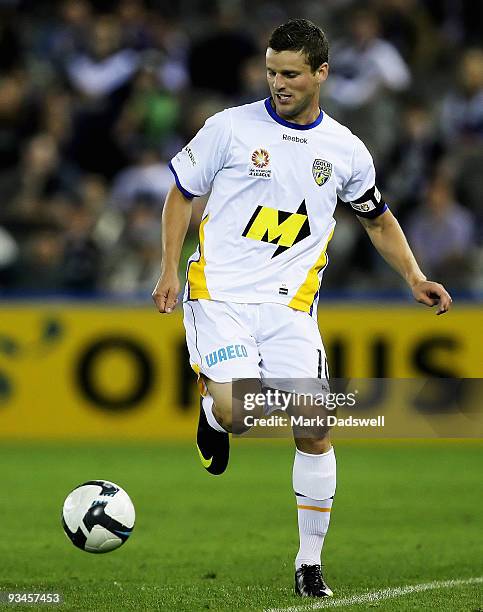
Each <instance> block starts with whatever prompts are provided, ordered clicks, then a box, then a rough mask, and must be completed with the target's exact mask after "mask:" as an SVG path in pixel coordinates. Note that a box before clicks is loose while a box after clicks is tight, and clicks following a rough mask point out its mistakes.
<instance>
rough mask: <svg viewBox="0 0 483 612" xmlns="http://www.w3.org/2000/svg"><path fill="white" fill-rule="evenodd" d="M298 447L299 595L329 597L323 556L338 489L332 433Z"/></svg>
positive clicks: (297, 440) (305, 440)
mask: <svg viewBox="0 0 483 612" xmlns="http://www.w3.org/2000/svg"><path fill="white" fill-rule="evenodd" d="M295 444H296V450H295V460H294V465H293V478H292V480H293V488H294V491H295V497H296V499H297V516H298V526H299V541H300V545H299V550H298V553H297V556H296V558H295V592H296V594H297V595H301V596H302V597H327V596H331V595H332V591H331V589H330V588H329V587H328V586H327V584H326V583H325V581H324V578H323V575H322V562H321V554H322V547H323V544H324V539H325V536H326V534H327V531H328V529H329V522H330V513H331V510H332V501H333V498H334V494H335V487H336V461H335V454H334V449H333V447H332V446H331V444H330V438H329V435H328V433H327V435H325V436H323V437H315V438H295Z"/></svg>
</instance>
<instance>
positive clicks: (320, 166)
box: [170, 98, 386, 313]
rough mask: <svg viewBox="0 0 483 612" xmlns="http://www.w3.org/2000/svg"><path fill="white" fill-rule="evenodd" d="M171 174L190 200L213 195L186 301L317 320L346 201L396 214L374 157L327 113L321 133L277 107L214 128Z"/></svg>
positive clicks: (318, 123)
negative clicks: (278, 307) (389, 208)
mask: <svg viewBox="0 0 483 612" xmlns="http://www.w3.org/2000/svg"><path fill="white" fill-rule="evenodd" d="M170 168H171V170H172V171H173V174H174V176H175V180H176V184H177V186H178V188H179V189H180V190H181V191H182V192H183V193H184V194H185V195H186V196H187V197H195V196H201V195H204V194H206V193H208V192H209V191H210V189H211V194H210V197H209V200H208V204H207V206H206V209H205V212H204V216H203V220H202V222H201V225H200V242H199V246H198V249H197V251H196V253H194V255H193V256H192V257H191V258H190V260H189V262H188V269H187V286H186V291H185V300H195V299H212V300H219V301H223V302H238V303H263V302H276V303H280V304H285V305H287V306H290V307H291V308H294V309H297V310H302V311H305V312H310V313H312V311H313V308H314V305H316V301H317V299H318V291H319V287H320V282H321V280H322V274H323V271H324V268H325V267H326V265H327V262H328V258H327V245H328V243H329V241H330V239H331V237H332V234H333V231H334V226H335V220H334V218H333V214H334V210H335V207H336V204H337V198H340V199H341V200H342V201H343V202H346V203H350V206H351V207H352V209H353V210H354V212H355V213H356V214H357V215H360V216H366V217H375V216H377V215H379V214H381V213H382V212H384V210H385V209H386V205H385V204H384V202H383V201H382V200H381V196H380V194H379V192H378V190H377V188H376V187H375V171H374V165H373V162H372V158H371V155H370V153H369V152H368V150H367V149H366V147H365V146H364V144H363V143H362V142H361V141H360V140H359V139H358V138H357V137H356V136H354V134H352V132H350V130H349V129H347V128H346V127H344V126H342V125H341V124H340V123H338V122H337V121H335V120H334V119H332V118H331V117H329V116H328V115H326V114H324V113H323V112H322V111H321V112H320V114H319V117H318V118H317V119H316V120H315V121H314V122H313V123H311V124H308V125H299V124H295V123H290V122H288V121H285V120H284V119H282V118H281V117H280V116H278V115H277V114H276V113H275V111H274V110H273V108H272V105H271V102H270V98H268V99H267V100H265V101H259V102H254V103H253V104H246V105H244V106H238V107H235V108H229V109H227V110H224V111H223V112H220V113H217V114H216V115H214V116H213V117H211V118H210V119H208V120H207V121H206V123H205V125H204V127H203V128H202V129H201V130H200V131H199V132H198V134H197V135H196V136H195V137H194V138H193V140H192V141H191V142H190V143H189V144H188V145H187V146H186V147H185V148H184V149H183V150H182V151H181V152H180V153H178V154H177V155H176V156H175V157H174V158H173V159H172V160H171V162H170Z"/></svg>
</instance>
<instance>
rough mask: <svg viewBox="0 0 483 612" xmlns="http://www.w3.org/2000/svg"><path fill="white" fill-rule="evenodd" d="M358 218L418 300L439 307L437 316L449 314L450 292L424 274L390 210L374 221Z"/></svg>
mask: <svg viewBox="0 0 483 612" xmlns="http://www.w3.org/2000/svg"><path fill="white" fill-rule="evenodd" d="M357 218H358V219H359V221H360V222H361V223H362V225H363V226H364V229H365V230H366V232H367V233H368V235H369V238H370V239H371V242H372V244H373V245H374V246H375V247H376V249H377V250H378V251H379V253H380V254H381V255H382V257H384V259H385V260H386V261H387V263H388V264H389V265H390V266H391V267H392V268H393V269H394V270H396V272H399V274H400V275H401V276H402V277H403V278H404V280H405V281H406V282H407V284H408V285H409V286H410V287H411V290H412V292H413V295H414V298H415V300H417V301H418V302H421V303H422V304H426V306H436V305H438V310H437V312H436V314H438V315H440V314H443V313H445V312H447V311H448V310H449V308H450V306H451V302H452V300H451V297H450V295H449V293H448V292H447V291H446V289H445V288H444V287H443V285H440V284H439V283H434V282H432V281H428V279H427V278H426V276H424V274H423V273H422V272H421V269H420V268H419V266H418V263H417V261H416V259H415V257H414V255H413V253H412V251H411V249H410V247H409V244H408V242H407V240H406V236H405V235H404V232H403V231H402V229H401V226H400V225H399V223H398V222H397V219H396V217H395V216H394V215H393V214H392V213H391V211H390V210H388V209H386V211H385V212H383V213H382V214H381V215H379V216H377V217H375V218H372V219H370V218H365V217H360V216H358V217H357Z"/></svg>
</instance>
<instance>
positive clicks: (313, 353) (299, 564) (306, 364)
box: [257, 304, 336, 597]
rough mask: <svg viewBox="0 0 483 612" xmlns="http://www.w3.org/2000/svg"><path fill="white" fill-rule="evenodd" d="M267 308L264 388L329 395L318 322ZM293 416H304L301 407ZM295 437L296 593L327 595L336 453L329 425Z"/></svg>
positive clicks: (261, 339) (261, 344)
mask: <svg viewBox="0 0 483 612" xmlns="http://www.w3.org/2000/svg"><path fill="white" fill-rule="evenodd" d="M262 309H263V310H266V311H267V312H266V314H267V316H265V317H262V319H263V321H264V322H265V325H264V327H263V334H262V336H261V337H259V338H257V340H258V341H259V351H260V355H261V356H262V362H261V369H262V380H263V382H264V384H265V382H266V381H267V382H268V386H271V387H272V386H274V387H275V388H279V389H280V390H282V391H292V390H293V389H297V392H298V393H311V394H316V393H323V392H327V391H328V383H327V378H328V369H327V362H326V358H325V350H324V346H323V344H322V339H321V337H320V332H319V329H318V325H317V321H316V319H315V318H313V317H311V316H309V315H308V314H307V313H304V312H300V311H295V310H292V309H291V308H288V307H286V306H279V305H274V304H270V305H269V304H266V305H265V304H264V305H262ZM294 356H296V357H295V358H294ZM284 379H285V380H284ZM310 408H311V407H310V406H309V408H308V412H309V413H310ZM302 412H303V410H302ZM292 414H299V415H300V414H301V409H300V407H298V409H297V410H296V411H295V412H292ZM313 415H314V413H313V412H312V416H313ZM294 439H295V444H296V451H295V459H294V465H293V489H294V492H295V496H296V500H297V514H298V527H299V537H300V546H299V550H298V553H297V556H296V559H295V591H296V593H297V594H298V595H301V596H307V597H326V596H330V595H332V591H331V590H330V588H329V587H328V586H327V585H326V584H325V582H324V579H323V577H322V572H321V552H322V546H323V543H324V538H325V536H326V534H327V530H328V527H329V520H330V513H331V509H332V501H333V497H334V494H335V488H336V462H335V454H334V449H333V448H332V446H331V443H330V438H329V434H328V429H327V428H325V427H319V428H317V429H310V430H309V431H304V430H303V428H302V429H300V428H294Z"/></svg>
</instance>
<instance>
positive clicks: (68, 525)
mask: <svg viewBox="0 0 483 612" xmlns="http://www.w3.org/2000/svg"><path fill="white" fill-rule="evenodd" d="M135 518H136V515H135V512H134V506H133V504H132V501H131V500H130V498H129V495H128V494H127V493H126V491H124V490H123V489H121V487H119V486H118V485H116V484H114V483H113V482H109V481H108V480H89V481H88V482H85V483H84V484H81V485H79V486H78V487H76V488H75V489H74V490H73V491H71V492H70V493H69V495H68V496H67V498H66V500H65V502H64V507H63V508H62V526H63V527H64V531H65V533H66V535H67V537H68V538H69V540H70V541H71V542H72V543H73V544H74V545H75V546H77V547H78V548H80V549H82V550H85V551H86V552H90V553H106V552H110V551H111V550H115V549H116V548H119V546H121V545H122V544H124V542H125V541H126V540H127V539H128V538H129V536H130V535H131V532H132V530H133V528H134V521H135Z"/></svg>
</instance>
